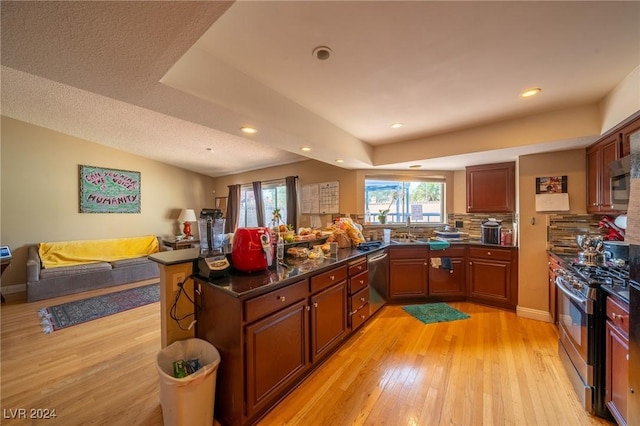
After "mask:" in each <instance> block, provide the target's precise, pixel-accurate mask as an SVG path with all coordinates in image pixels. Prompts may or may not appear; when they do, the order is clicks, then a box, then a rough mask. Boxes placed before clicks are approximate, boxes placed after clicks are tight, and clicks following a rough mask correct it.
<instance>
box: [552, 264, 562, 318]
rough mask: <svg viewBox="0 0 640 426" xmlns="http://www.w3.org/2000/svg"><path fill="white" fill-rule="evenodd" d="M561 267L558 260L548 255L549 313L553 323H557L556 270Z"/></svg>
mask: <svg viewBox="0 0 640 426" xmlns="http://www.w3.org/2000/svg"><path fill="white" fill-rule="evenodd" d="M560 268H561V265H560V260H558V259H557V258H555V257H554V256H551V255H549V314H550V315H551V319H552V320H553V323H554V324H556V325H557V324H558V289H557V287H556V272H555V271H557V270H558V269H560Z"/></svg>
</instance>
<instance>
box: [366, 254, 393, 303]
mask: <svg viewBox="0 0 640 426" xmlns="http://www.w3.org/2000/svg"><path fill="white" fill-rule="evenodd" d="M367 269H368V270H369V314H370V315H373V314H374V313H376V312H377V311H378V310H379V309H380V308H382V307H383V306H384V304H385V303H386V301H387V297H388V295H389V253H388V250H387V249H384V250H382V251H378V252H375V253H372V254H370V255H368V256H367Z"/></svg>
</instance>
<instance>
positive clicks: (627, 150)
mask: <svg viewBox="0 0 640 426" xmlns="http://www.w3.org/2000/svg"><path fill="white" fill-rule="evenodd" d="M638 131H640V115H638V118H636V119H635V120H633V121H632V122H630V123H629V124H627V125H626V126H624V127H623V128H622V130H621V131H620V134H621V137H622V148H621V152H620V157H624V156H625V155H629V154H631V135H633V134H634V133H636V132H638Z"/></svg>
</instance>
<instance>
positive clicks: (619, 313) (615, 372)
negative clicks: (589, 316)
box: [605, 296, 629, 426]
mask: <svg viewBox="0 0 640 426" xmlns="http://www.w3.org/2000/svg"><path fill="white" fill-rule="evenodd" d="M605 356H606V379H605V404H606V405H607V408H608V409H609V411H610V412H611V414H612V415H613V417H614V418H615V420H616V422H617V423H618V424H619V425H621V426H624V425H626V424H627V393H628V392H629V304H628V303H626V302H624V301H622V300H620V299H617V298H613V297H611V296H609V297H608V298H607V324H606V355H605Z"/></svg>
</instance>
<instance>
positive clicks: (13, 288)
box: [0, 284, 27, 294]
mask: <svg viewBox="0 0 640 426" xmlns="http://www.w3.org/2000/svg"><path fill="white" fill-rule="evenodd" d="M0 290H2V294H14V293H26V291H27V285H26V284H14V285H6V286H2V287H0Z"/></svg>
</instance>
